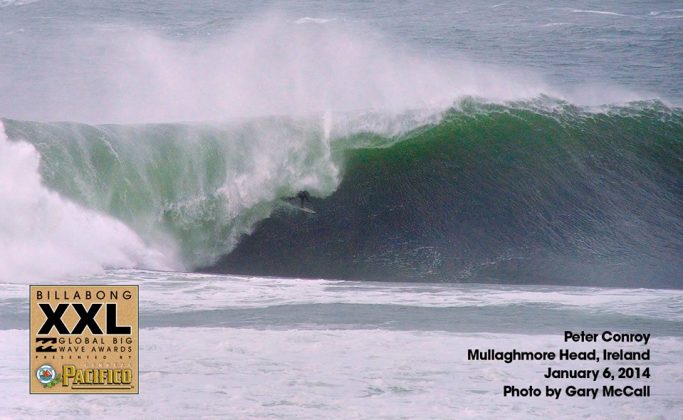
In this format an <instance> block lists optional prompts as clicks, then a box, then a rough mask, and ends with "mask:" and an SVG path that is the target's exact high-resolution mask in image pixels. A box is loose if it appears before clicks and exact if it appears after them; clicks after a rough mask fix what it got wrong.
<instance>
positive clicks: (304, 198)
mask: <svg viewBox="0 0 683 420" xmlns="http://www.w3.org/2000/svg"><path fill="white" fill-rule="evenodd" d="M292 198H298V199H299V200H301V208H302V209H303V208H304V201H308V202H309V203H310V202H311V195H310V194H308V191H306V190H301V191H299V192H298V193H296V196H295V197H292Z"/></svg>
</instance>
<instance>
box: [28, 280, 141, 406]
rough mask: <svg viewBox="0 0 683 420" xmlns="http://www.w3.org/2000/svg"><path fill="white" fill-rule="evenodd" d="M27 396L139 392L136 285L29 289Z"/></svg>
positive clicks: (32, 287) (34, 287) (39, 287)
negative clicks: (29, 340) (28, 379)
mask: <svg viewBox="0 0 683 420" xmlns="http://www.w3.org/2000/svg"><path fill="white" fill-rule="evenodd" d="M30 293H31V296H30V305H31V311H30V313H31V321H30V323H31V326H30V339H31V343H30V346H31V348H30V351H31V366H30V370H31V381H30V392H31V393H108V394H114V393H138V287H137V286H31V290H30Z"/></svg>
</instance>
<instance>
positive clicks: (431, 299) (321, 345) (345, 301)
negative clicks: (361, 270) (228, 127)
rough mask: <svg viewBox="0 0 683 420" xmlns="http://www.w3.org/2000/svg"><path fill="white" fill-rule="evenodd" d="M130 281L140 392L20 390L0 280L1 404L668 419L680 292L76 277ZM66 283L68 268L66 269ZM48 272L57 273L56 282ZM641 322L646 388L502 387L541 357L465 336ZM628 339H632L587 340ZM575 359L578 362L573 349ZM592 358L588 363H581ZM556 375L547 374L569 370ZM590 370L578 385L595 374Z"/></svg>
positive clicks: (511, 343)
mask: <svg viewBox="0 0 683 420" xmlns="http://www.w3.org/2000/svg"><path fill="white" fill-rule="evenodd" d="M87 281H88V282H90V283H94V284H130V283H136V284H140V326H141V330H140V394H139V395H135V396H87V395H57V396H48V395H41V396H40V403H39V404H38V403H36V400H37V396H35V395H28V392H27V388H28V384H27V381H28V379H27V378H28V375H27V372H26V369H25V361H26V351H27V348H26V347H27V346H26V342H27V339H28V337H27V335H28V333H27V331H26V329H25V326H26V318H27V316H28V313H27V312H28V311H27V306H28V305H27V303H28V302H27V290H26V287H25V286H23V285H18V284H13V285H4V287H3V291H2V295H1V297H2V307H1V309H0V310H1V311H2V319H3V324H2V330H0V336H2V343H3V344H2V346H3V355H4V357H3V360H2V362H0V363H2V365H1V367H2V371H3V372H5V374H4V375H3V377H4V378H5V379H4V380H3V381H2V383H1V385H0V390H1V391H2V393H3V396H4V398H3V399H2V402H0V412H2V413H3V415H5V416H7V417H9V418H21V417H36V416H48V417H49V416H51V415H53V414H54V413H55V412H60V411H62V410H64V411H67V410H68V412H69V413H71V414H73V415H83V416H86V417H90V416H93V417H94V416H99V417H104V418H118V417H120V416H121V415H122V413H125V414H126V415H138V416H143V417H152V418H165V417H173V418H186V417H192V418H195V417H208V418H215V417H225V416H227V417H231V418H311V419H312V418H386V419H394V418H454V417H455V418H491V417H495V416H501V415H503V416H505V417H509V418H532V417H548V416H550V417H553V418H576V417H585V418H672V419H673V418H677V416H678V415H679V414H680V408H681V405H682V404H683V397H682V396H681V394H680V387H681V382H683V374H682V373H681V372H682V369H683V357H682V350H681V349H682V347H681V346H682V345H683V337H682V336H681V332H682V331H683V328H682V327H683V311H682V307H683V293H682V292H681V291H678V290H676V291H673V290H650V289H600V288H587V287H558V286H550V287H548V286H505V285H455V284H434V283H431V284H415V283H382V282H356V281H333V280H313V279H293V278H262V277H235V276H225V275H222V276H219V275H208V274H189V273H188V274H183V273H164V272H151V271H138V270H118V271H110V272H108V273H106V274H102V275H99V276H94V277H92V276H89V277H88V278H87ZM73 282H78V279H73ZM60 283H63V281H61V282H60ZM567 328H571V329H573V330H574V331H580V330H581V329H586V330H587V331H602V330H605V329H609V330H612V331H619V332H648V333H651V334H652V336H653V338H652V339H651V341H650V343H649V344H648V347H649V348H651V349H652V360H651V361H650V362H642V361H641V362H633V363H632V364H633V365H634V366H649V367H650V368H651V370H652V372H653V373H652V377H651V378H650V379H647V380H641V381H640V382H642V384H649V385H651V386H652V397H650V398H642V399H638V398H631V399H619V398H599V399H597V400H586V399H582V398H563V399H560V400H557V401H554V400H548V399H545V398H541V399H523V398H503V397H501V393H502V387H503V385H504V384H518V385H520V386H528V385H534V386H544V385H545V384H546V383H548V382H547V380H545V379H543V378H542V376H541V375H542V374H543V373H544V372H545V371H546V370H547V366H548V365H550V366H554V367H559V368H567V367H569V366H570V365H572V362H557V361H556V362H550V364H549V363H548V362H513V363H512V364H509V365H507V364H504V363H502V362H473V361H467V350H468V349H470V348H472V349H482V351H485V350H486V349H489V348H495V349H497V350H500V351H508V350H512V349H513V348H516V349H518V350H520V351H524V350H526V351H548V350H556V349H559V348H565V347H569V348H571V349H573V350H576V351H582V350H590V349H593V348H596V346H595V345H594V344H593V343H572V344H564V342H563V341H562V335H563V333H564V330H565V329H567ZM603 347H604V348H608V349H609V348H615V349H616V347H618V348H624V349H626V350H642V344H635V343H634V344H620V345H618V346H616V345H614V344H612V345H602V344H601V345H598V346H597V348H598V349H602V348H603ZM573 363H574V364H577V367H583V368H592V367H591V365H590V364H588V365H587V364H586V363H587V362H573ZM591 363H592V362H591ZM575 383H576V381H575V380H574V381H572V380H554V381H553V382H552V384H553V385H554V386H561V385H568V384H575ZM603 384H610V381H607V380H603V379H600V380H599V381H598V382H597V383H593V382H592V381H590V383H589V384H588V385H587V386H594V385H598V386H602V385H603Z"/></svg>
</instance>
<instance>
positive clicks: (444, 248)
mask: <svg viewBox="0 0 683 420" xmlns="http://www.w3.org/2000/svg"><path fill="white" fill-rule="evenodd" d="M543 102H546V103H544V104H540V102H535V101H532V102H523V103H516V104H510V105H505V106H504V105H492V104H484V103H479V102H476V101H466V102H464V103H463V104H461V106H460V107H459V108H458V109H453V110H451V111H450V112H449V113H447V114H446V115H445V116H444V118H443V120H442V121H441V122H439V123H438V124H431V125H426V126H423V127H421V128H419V129H416V130H413V131H410V132H408V133H407V134H404V135H401V136H398V137H393V138H387V137H379V138H374V137H372V136H364V135H356V136H350V137H348V138H346V139H344V140H342V141H340V142H338V143H336V150H337V151H338V152H340V153H342V154H343V155H344V156H345V167H344V176H343V180H342V182H341V184H340V185H339V188H338V189H337V190H336V191H335V192H334V193H333V194H332V195H330V196H329V197H327V198H325V199H314V200H313V204H312V206H313V207H314V208H315V209H316V211H317V214H316V215H308V214H304V213H302V212H294V213H292V212H291V211H279V212H276V213H275V214H274V215H273V216H272V217H270V218H268V219H265V220H263V221H262V222H260V223H259V225H258V227H257V228H256V229H255V231H254V232H253V234H251V235H250V236H246V237H244V238H243V240H242V241H241V242H240V243H239V245H238V246H237V248H236V249H235V250H234V251H233V252H232V253H230V254H229V255H227V256H226V257H224V258H222V259H221V261H220V262H219V263H218V264H216V265H214V266H213V267H211V268H210V269H209V271H214V272H231V273H242V274H259V275H277V276H301V277H327V278H345V279H366V280H367V279H375V280H407V281H416V280H417V281H420V280H423V281H472V282H499V283H556V284H558V283H559V284H589V285H607V286H632V287H678V288H680V287H683V112H682V111H681V110H680V109H671V108H668V107H666V106H665V105H663V104H661V103H659V102H643V103H633V104H629V105H628V106H622V107H611V108H605V109H602V110H597V111H596V110H592V111H590V112H589V111H586V110H582V109H580V108H577V107H574V106H571V105H568V104H566V103H559V102H558V103H555V104H554V105H552V106H551V105H549V104H548V103H547V102H548V101H543Z"/></svg>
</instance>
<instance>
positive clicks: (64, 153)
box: [4, 118, 338, 269]
mask: <svg viewBox="0 0 683 420" xmlns="http://www.w3.org/2000/svg"><path fill="white" fill-rule="evenodd" d="M4 125H5V129H6V131H7V134H8V136H9V137H10V138H12V139H22V140H26V141H28V142H30V143H32V145H33V146H34V147H35V149H37V150H38V151H39V152H40V155H41V167H40V176H41V177H42V180H43V181H44V182H45V184H46V185H47V186H49V187H50V188H51V189H53V190H54V191H56V192H58V193H59V194H60V195H61V196H63V197H65V198H67V199H69V200H70V201H73V202H76V203H78V204H79V205H82V206H84V207H87V208H89V209H93V210H96V211H98V212H100V213H106V214H108V215H109V216H112V217H114V218H116V219H118V220H120V221H123V222H124V223H126V224H127V225H128V226H130V227H131V228H132V229H133V230H134V231H135V232H137V233H138V235H140V237H141V238H143V239H144V240H145V242H146V243H147V244H149V245H150V246H152V247H153V248H154V249H157V250H159V252H162V253H163V254H165V255H168V256H169V257H170V258H172V259H175V260H176V261H177V262H178V263H179V264H180V265H181V266H184V267H185V268H186V269H192V268H193V267H196V266H199V265H207V264H210V263H213V262H215V261H216V259H217V258H218V257H220V256H221V255H223V254H225V253H227V252H228V251H230V250H231V249H232V248H233V247H234V245H235V244H236V242H237V240H238V238H239V237H240V235H242V234H244V233H247V232H249V231H250V228H251V226H252V225H253V224H254V223H255V222H257V221H258V220H261V219H263V218H265V217H268V215H269V214H270V212H271V211H272V209H273V207H274V204H275V202H276V201H277V200H276V199H277V198H278V197H281V196H284V195H292V194H294V193H295V192H296V188H309V189H311V191H313V192H315V193H317V194H319V195H320V194H324V193H326V192H327V193H329V192H331V191H332V190H333V188H334V187H335V186H336V185H337V184H338V181H337V177H338V169H337V167H336V166H335V165H334V163H333V162H332V160H331V159H330V153H331V152H330V148H329V141H327V140H326V136H325V135H324V134H325V132H324V121H321V120H318V119H314V120H296V121H295V120H292V119H289V118H263V119H259V120H252V121H242V122H236V123H234V124H215V125H212V124H150V125H136V126H122V125H118V126H117V125H102V126H94V125H85V124H74V123H49V124H48V123H34V122H21V121H13V120H5V122H4ZM36 176H37V175H36ZM10 181H11V180H10ZM20 217H21V216H20ZM84 235H87V233H84ZM74 240H75V241H78V238H74Z"/></svg>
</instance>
